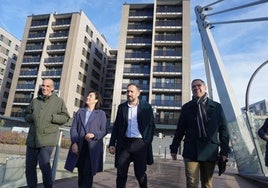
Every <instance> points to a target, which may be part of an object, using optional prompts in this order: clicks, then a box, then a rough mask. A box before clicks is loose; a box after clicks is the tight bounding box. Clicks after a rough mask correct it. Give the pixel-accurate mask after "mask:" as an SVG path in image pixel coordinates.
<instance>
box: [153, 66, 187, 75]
mask: <svg viewBox="0 0 268 188" xmlns="http://www.w3.org/2000/svg"><path fill="white" fill-rule="evenodd" d="M153 73H154V75H155V76H171V75H174V76H175V75H181V74H182V68H181V67H176V66H154V68H153Z"/></svg>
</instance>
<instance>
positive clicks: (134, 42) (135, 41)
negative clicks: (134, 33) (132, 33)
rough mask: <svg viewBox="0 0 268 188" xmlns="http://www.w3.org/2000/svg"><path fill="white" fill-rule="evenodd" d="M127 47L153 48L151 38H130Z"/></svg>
mask: <svg viewBox="0 0 268 188" xmlns="http://www.w3.org/2000/svg"><path fill="white" fill-rule="evenodd" d="M126 45H127V46H132V47H135V46H137V47H140V46H151V45H152V39H151V38H141V37H140V38H128V39H127V44H126Z"/></svg>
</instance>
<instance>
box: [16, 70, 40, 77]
mask: <svg viewBox="0 0 268 188" xmlns="http://www.w3.org/2000/svg"><path fill="white" fill-rule="evenodd" d="M37 73H38V71H37V70H21V71H20V76H37Z"/></svg>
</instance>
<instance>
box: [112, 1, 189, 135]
mask: <svg viewBox="0 0 268 188" xmlns="http://www.w3.org/2000/svg"><path fill="white" fill-rule="evenodd" d="M115 80H116V82H115V84H114V94H113V105H112V114H111V123H113V122H114V120H115V115H116V111H117V106H118V105H119V104H120V103H121V102H123V101H126V95H125V92H126V86H127V84H128V83H130V82H134V83H137V84H139V85H140V87H141V91H142V92H141V100H146V101H148V102H149V103H150V104H151V105H152V107H153V109H154V113H155V119H156V126H157V129H158V130H159V131H161V129H163V130H168V129H170V130H173V129H175V128H176V124H177V121H178V117H179V115H180V110H181V106H182V105H183V104H184V103H185V102H187V101H189V100H190V96H191V93H190V1H189V0H183V1H177V0H155V1H154V3H153V4H124V5H123V11H122V17H121V28H120V37H119V48H118V54H117V63H116V74H115Z"/></svg>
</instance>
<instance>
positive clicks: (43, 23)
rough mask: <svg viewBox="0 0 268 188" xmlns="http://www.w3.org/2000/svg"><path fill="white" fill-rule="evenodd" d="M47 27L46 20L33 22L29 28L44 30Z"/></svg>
mask: <svg viewBox="0 0 268 188" xmlns="http://www.w3.org/2000/svg"><path fill="white" fill-rule="evenodd" d="M47 26H48V20H40V21H35V20H33V21H32V23H31V26H30V28H45V27H47Z"/></svg>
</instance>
